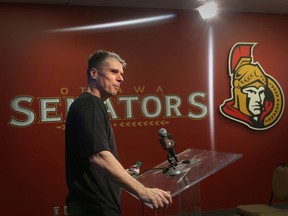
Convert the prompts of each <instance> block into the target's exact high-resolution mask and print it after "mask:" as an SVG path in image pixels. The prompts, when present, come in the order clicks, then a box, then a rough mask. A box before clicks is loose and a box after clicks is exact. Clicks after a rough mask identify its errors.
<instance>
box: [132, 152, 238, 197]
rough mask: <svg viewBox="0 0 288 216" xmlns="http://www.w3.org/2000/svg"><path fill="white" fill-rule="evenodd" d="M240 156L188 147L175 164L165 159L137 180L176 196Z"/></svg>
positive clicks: (178, 156)
mask: <svg viewBox="0 0 288 216" xmlns="http://www.w3.org/2000/svg"><path fill="white" fill-rule="evenodd" d="M241 157H242V155H241V154H235V153H228V152H219V151H210V150H203V149H191V148H189V149H187V150H185V151H183V152H181V153H180V154H178V155H177V158H178V160H179V162H178V163H177V164H175V166H171V164H170V163H169V162H168V160H167V161H166V162H163V163H161V164H159V165H157V166H155V167H154V168H152V169H149V170H148V171H146V172H144V173H143V174H141V175H139V176H138V177H137V180H138V181H139V182H141V183H142V184H143V185H144V186H146V187H153V188H154V187H157V188H161V189H162V190H165V191H170V192H171V195H172V196H176V195H177V194H179V193H181V192H183V191H184V190H186V189H188V188H189V187H191V186H193V185H195V184H197V183H199V182H200V181H202V180H203V179H205V178H207V177H209V176H210V175H212V174H213V173H215V172H217V171H219V170H220V169H222V168H224V167H225V166H228V165H229V164H231V163H233V162H234V161H236V160H238V159H240V158H241Z"/></svg>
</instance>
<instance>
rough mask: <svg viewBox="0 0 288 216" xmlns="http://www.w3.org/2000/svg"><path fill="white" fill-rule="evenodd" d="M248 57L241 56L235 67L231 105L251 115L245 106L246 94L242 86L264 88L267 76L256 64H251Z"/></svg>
mask: <svg viewBox="0 0 288 216" xmlns="http://www.w3.org/2000/svg"><path fill="white" fill-rule="evenodd" d="M250 62H251V59H250V58H242V59H240V61H239V63H238V64H237V65H236V67H235V73H234V78H233V86H234V89H233V94H234V98H235V100H234V104H233V107H234V108H236V109H238V110H239V111H240V112H242V113H243V114H245V115H247V116H251V113H250V112H249V110H248V108H247V94H244V93H243V88H246V87H256V88H257V89H258V88H259V87H260V86H263V87H264V88H266V86H267V78H266V76H265V74H264V73H263V72H262V70H261V68H260V67H259V65H258V64H251V63H250Z"/></svg>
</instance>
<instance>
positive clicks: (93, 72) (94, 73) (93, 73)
mask: <svg viewBox="0 0 288 216" xmlns="http://www.w3.org/2000/svg"><path fill="white" fill-rule="evenodd" d="M89 72H90V77H91V78H92V79H97V77H98V71H97V69H96V68H91V69H90V70H89Z"/></svg>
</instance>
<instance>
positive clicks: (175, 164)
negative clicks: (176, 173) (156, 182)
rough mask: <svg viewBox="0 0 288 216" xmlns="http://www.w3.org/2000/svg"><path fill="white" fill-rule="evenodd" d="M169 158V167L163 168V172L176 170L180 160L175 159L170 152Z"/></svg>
mask: <svg viewBox="0 0 288 216" xmlns="http://www.w3.org/2000/svg"><path fill="white" fill-rule="evenodd" d="M167 160H168V162H169V166H168V168H163V170H162V172H163V174H166V173H167V172H168V171H170V170H175V167H176V166H177V165H178V162H174V161H173V157H172V155H171V154H170V153H169V152H168V155H167Z"/></svg>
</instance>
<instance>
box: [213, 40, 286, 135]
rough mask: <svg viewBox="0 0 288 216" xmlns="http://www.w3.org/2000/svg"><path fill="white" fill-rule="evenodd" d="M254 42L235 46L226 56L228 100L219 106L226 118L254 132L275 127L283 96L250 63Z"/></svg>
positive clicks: (271, 79) (269, 78)
mask: <svg viewBox="0 0 288 216" xmlns="http://www.w3.org/2000/svg"><path fill="white" fill-rule="evenodd" d="M255 45H256V43H236V44H235V45H234V46H233V47H232V49H231V50H230V54H229V62H228V64H229V75H230V79H231V98H230V99H227V100H225V101H224V102H223V104H221V105H220V107H219V108H220V112H221V113H222V114H223V115H224V116H225V117H227V118H230V119H232V120H234V121H237V122H239V123H242V124H245V125H246V126H248V127H249V128H251V129H254V130H266V129H268V128H271V127H272V126H274V125H275V124H276V123H277V122H278V120H279V119H280V117H281V115H282V113H283V110H284V97H283V92H282V89H281V87H280V85H279V84H278V83H277V81H276V80H275V79H274V78H273V77H271V76H270V75H268V74H266V73H265V72H264V70H263V68H262V67H261V66H260V64H259V63H258V62H254V61H253V53H252V51H253V48H254V46H255Z"/></svg>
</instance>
